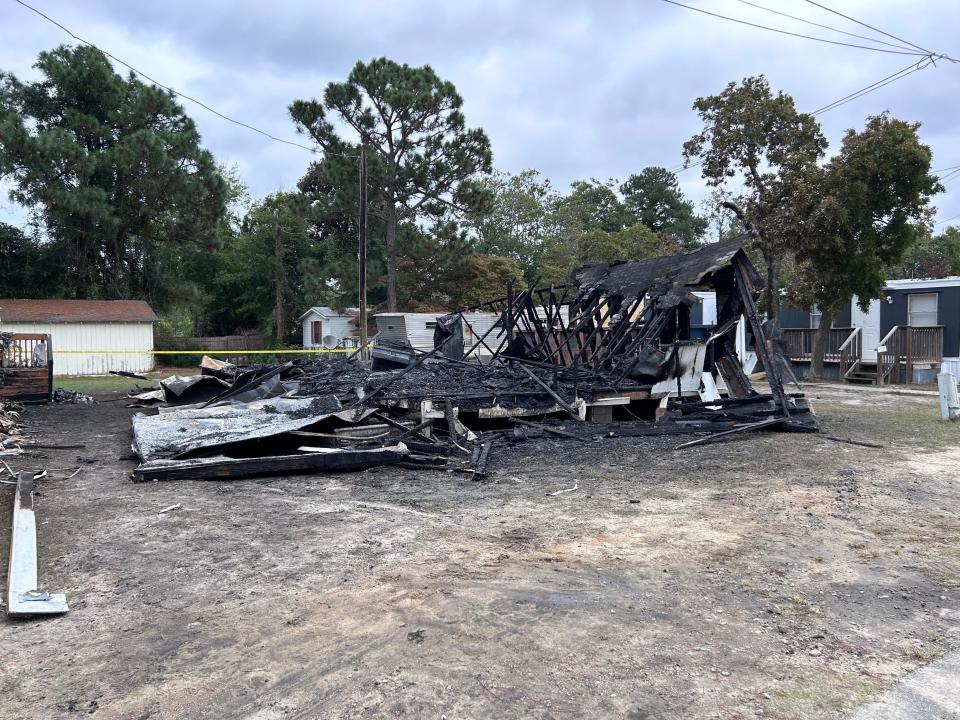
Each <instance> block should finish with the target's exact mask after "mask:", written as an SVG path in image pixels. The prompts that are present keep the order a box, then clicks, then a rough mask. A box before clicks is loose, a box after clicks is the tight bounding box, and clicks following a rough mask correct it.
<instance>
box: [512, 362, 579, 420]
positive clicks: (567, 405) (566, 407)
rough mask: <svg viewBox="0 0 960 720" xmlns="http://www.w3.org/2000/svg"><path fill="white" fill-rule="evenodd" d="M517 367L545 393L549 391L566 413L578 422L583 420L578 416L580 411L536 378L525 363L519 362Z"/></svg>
mask: <svg viewBox="0 0 960 720" xmlns="http://www.w3.org/2000/svg"><path fill="white" fill-rule="evenodd" d="M519 368H520V369H521V370H523V371H524V372H525V373H526V374H527V375H528V376H529V377H530V379H531V380H533V381H534V382H536V383H537V385H539V386H540V387H542V388H543V389H544V390H546V391H547V393H549V395H550V397H552V398H553V399H554V400H556V401H557V405H559V406H560V407H562V408H563V409H564V410H565V411H566V412H567V414H569V415H570V416H571V417H573V418H575V419H576V420H579V421H580V422H583V418H581V417H580V413H578V412H577V411H576V410H574V408H573V406H572V405H571V404H570V403H568V402H567V401H566V400H564V399H563V398H562V397H560V396H559V395H557V393H556V392H554V390H553V388H551V387H550V386H549V385H547V384H546V383H545V382H544V381H543V380H541V379H540V378H538V377H537V376H536V375H534V374H533V372H532V371H531V370H530V369H529V368H528V367H527V366H526V365H522V364H521V365H519Z"/></svg>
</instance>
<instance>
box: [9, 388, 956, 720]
mask: <svg viewBox="0 0 960 720" xmlns="http://www.w3.org/2000/svg"><path fill="white" fill-rule="evenodd" d="M819 395H820V397H817V398H814V402H815V407H816V409H817V410H818V412H819V414H820V418H821V421H822V423H823V426H824V428H825V430H826V432H828V433H830V434H835V435H842V436H844V437H853V438H856V439H859V440H865V441H869V442H880V443H883V444H884V445H886V446H887V447H885V448H884V449H882V450H876V449H870V448H864V447H854V446H850V445H845V444H841V443H834V442H829V441H826V440H824V439H822V438H820V437H817V436H813V435H790V434H772V433H771V434H762V435H761V434H757V435H754V436H750V437H743V438H738V439H735V440H732V441H730V442H726V443H718V444H715V445H707V446H703V447H698V448H692V449H690V450H685V451H677V452H673V451H671V450H670V448H672V447H673V446H674V445H675V444H677V443H678V442H680V441H682V440H683V439H689V438H670V437H658V438H623V439H612V440H611V439H605V440H600V441H594V442H590V443H579V442H574V441H567V440H560V439H558V440H542V441H537V442H536V443H532V442H531V443H526V444H520V445H516V446H511V447H510V448H507V449H503V450H499V451H498V453H497V454H496V455H495V456H492V457H491V460H490V470H491V476H490V479H489V480H488V481H487V482H483V483H479V482H473V481H471V480H469V479H468V476H465V475H459V474H453V473H446V472H427V471H423V472H418V471H412V470H403V469H398V468H389V467H388V468H379V469H375V470H370V471H366V472H359V473H345V474H341V475H329V476H323V475H315V476H301V477H283V478H262V479H258V480H243V481H232V482H220V481H216V482H212V481H211V482H169V483H148V484H134V483H132V482H131V481H130V478H129V476H130V471H131V470H132V469H133V468H134V466H135V460H134V459H133V457H132V455H131V453H130V450H129V445H130V430H129V428H130V412H131V411H130V410H128V409H126V408H124V407H123V402H122V401H121V402H103V403H101V404H98V405H94V406H85V405H62V406H37V407H31V408H29V409H28V410H27V412H26V413H25V421H26V422H27V423H29V424H31V425H32V426H33V427H32V428H28V430H35V431H37V434H34V435H31V437H32V438H34V439H36V441H37V442H44V443H51V444H67V443H71V444H72V443H85V444H86V447H85V448H84V449H80V450H35V451H32V453H31V454H30V455H29V456H24V457H20V458H13V462H10V463H9V464H10V465H11V466H12V467H13V468H14V469H15V470H16V469H27V468H29V469H43V468H59V469H70V470H71V471H72V469H73V468H76V467H77V466H82V467H83V471H82V472H81V473H80V474H79V475H77V476H76V477H74V478H73V479H70V480H58V479H48V480H41V481H39V483H38V485H39V491H38V493H37V498H36V510H37V513H38V523H39V543H40V577H41V582H42V583H43V586H44V588H45V589H49V590H54V591H63V592H66V594H67V598H68V601H69V603H70V606H71V612H70V613H69V614H68V615H66V616H64V617H60V618H46V619H43V620H31V621H10V620H4V621H0V648H2V649H3V661H2V663H0V698H2V700H0V717H2V718H18V719H21V718H34V717H36V718H51V717H72V716H75V715H76V714H79V713H83V714H93V715H96V716H97V717H103V718H363V717H370V718H374V717H377V718H379V717H444V716H445V717H448V718H467V717H496V718H561V717H590V718H594V717H626V718H677V719H680V718H684V719H687V718H700V717H723V718H748V717H751V718H752V717H758V716H761V715H762V716H764V717H775V718H839V717H843V716H845V715H846V714H847V713H848V711H849V710H850V709H851V708H852V707H854V706H856V705H857V704H859V703H861V702H863V701H865V700H867V699H869V698H871V697H873V696H875V695H876V694H877V693H879V692H880V691H882V690H883V689H884V688H886V687H888V686H889V685H890V684H891V683H892V682H893V681H894V680H895V679H896V678H897V677H899V676H900V675H902V674H903V673H905V672H906V671H908V670H910V669H912V668H914V667H916V666H917V665H918V664H921V663H923V662H925V661H927V660H929V659H931V658H933V657H935V656H936V655H938V654H939V653H940V652H942V651H943V650H945V649H947V648H949V647H956V646H958V645H960V632H958V619H960V602H958V599H960V592H958V590H960V519H958V516H957V514H956V507H957V506H958V500H960V486H958V482H957V479H956V467H957V466H958V462H960V450H958V446H957V443H956V439H957V436H958V435H960V428H953V429H952V431H951V430H945V429H944V428H943V426H942V425H940V424H939V423H938V422H937V420H936V417H937V409H936V398H935V397H934V398H926V397H920V398H917V397H893V396H890V397H887V396H879V395H878V396H873V395H871V396H870V397H869V398H867V399H863V398H861V397H859V396H855V395H850V394H846V395H845V394H843V393H839V392H833V393H832V392H830V391H826V390H824V391H822V392H820V393H819ZM904 418H913V419H912V420H911V421H910V425H909V428H908V429H904V427H905V426H906V420H905V419H904ZM951 432H952V434H951ZM66 474H69V473H68V472H67V473H64V472H56V473H51V476H52V477H55V478H62V477H64V476H65V475H66ZM573 488H575V489H573ZM562 491H565V492H562ZM12 496H13V490H12V487H11V486H9V485H0V558H2V560H3V561H4V562H5V560H6V556H7V542H8V537H9V521H10V512H9V509H8V508H9V507H10V504H11V502H12ZM177 503H179V504H181V508H180V509H177V510H173V511H170V512H168V513H165V514H163V515H160V514H158V511H159V510H161V509H163V508H166V507H168V506H170V505H174V504H177Z"/></svg>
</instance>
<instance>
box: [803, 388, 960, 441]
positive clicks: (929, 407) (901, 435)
mask: <svg viewBox="0 0 960 720" xmlns="http://www.w3.org/2000/svg"><path fill="white" fill-rule="evenodd" d="M869 400H870V399H869V398H866V399H864V401H863V402H862V403H858V404H856V405H853V404H850V405H844V406H843V407H830V408H824V409H823V410H822V411H820V410H818V412H817V418H818V419H819V420H820V422H821V427H822V429H823V431H824V432H826V433H829V434H831V435H838V436H841V437H846V438H851V439H854V440H864V441H867V442H877V443H881V444H893V445H914V446H921V447H925V448H942V447H946V446H950V445H956V444H957V442H958V441H960V426H958V425H957V423H947V422H944V421H943V420H941V419H940V404H939V400H938V399H937V398H936V397H932V396H931V397H930V398H929V399H927V398H923V399H921V400H915V399H914V398H912V397H911V398H909V399H907V398H898V400H900V401H901V402H898V403H897V407H896V411H895V412H891V409H890V408H889V407H886V406H884V405H881V404H877V405H876V406H874V405H871V404H870V401H869Z"/></svg>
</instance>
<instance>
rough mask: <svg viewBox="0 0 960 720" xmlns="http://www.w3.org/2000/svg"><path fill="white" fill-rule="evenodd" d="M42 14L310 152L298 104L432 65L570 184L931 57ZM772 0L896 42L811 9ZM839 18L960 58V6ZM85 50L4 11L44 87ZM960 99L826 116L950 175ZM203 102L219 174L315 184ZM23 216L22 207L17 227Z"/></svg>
mask: <svg viewBox="0 0 960 720" xmlns="http://www.w3.org/2000/svg"><path fill="white" fill-rule="evenodd" d="M28 1H29V2H30V4H32V5H34V6H35V7H37V8H38V9H40V10H42V11H43V12H45V13H47V14H48V15H50V16H51V17H53V18H54V19H56V20H58V21H60V22H61V23H63V24H64V25H65V26H67V27H68V28H70V29H71V30H72V31H73V32H75V33H76V34H77V35H80V36H81V37H83V38H85V39H87V40H89V41H91V42H93V43H95V44H97V45H99V46H100V47H101V48H103V49H104V50H107V51H109V52H111V53H112V54H114V55H116V56H117V57H120V58H122V59H123V60H124V61H126V62H128V63H130V64H131V65H133V66H134V67H137V68H138V69H140V70H142V71H143V72H145V73H147V74H149V75H152V76H153V77H155V78H156V79H157V80H159V81H161V82H164V83H165V84H168V85H172V86H173V87H174V88H176V89H178V90H180V91H182V92H184V93H186V94H188V95H192V96H195V97H197V98H199V99H202V100H203V101H205V102H206V103H207V104H209V105H211V106H213V107H215V108H216V109H218V110H219V111H221V112H223V113H225V114H227V115H230V116H232V117H236V118H237V119H240V120H243V121H244V122H247V123H250V124H252V125H256V126H258V127H261V128H263V129H264V130H266V131H268V132H270V133H272V134H274V135H277V136H279V137H285V138H290V139H293V140H296V139H297V137H296V135H295V133H294V128H293V124H292V123H291V121H290V119H289V116H288V114H287V106H288V105H289V103H290V102H291V101H292V100H294V99H296V98H310V97H317V96H320V95H321V94H322V92H323V88H324V87H325V85H326V83H328V82H330V81H332V80H342V79H344V78H345V77H346V75H347V74H348V73H349V71H350V69H351V67H352V66H353V65H354V63H355V62H356V61H357V60H369V59H371V58H373V57H378V56H381V55H386V56H388V57H390V58H392V59H394V60H397V61H399V62H405V63H409V64H411V65H423V64H430V65H432V66H433V68H434V69H435V70H436V71H437V73H438V74H439V75H440V76H441V77H443V78H445V79H448V80H451V81H452V82H453V83H454V84H455V85H456V87H457V89H458V90H459V91H460V93H461V94H462V95H463V97H464V100H465V112H466V117H467V123H468V124H469V125H471V126H480V127H482V128H483V129H484V130H486V132H487V134H488V135H489V136H490V139H491V142H492V145H493V152H494V165H495V166H496V167H497V168H498V169H501V170H507V171H510V172H518V171H520V170H523V169H525V168H536V169H537V170H539V171H541V172H542V173H543V174H544V175H545V176H546V177H548V178H549V179H550V180H551V181H552V182H553V183H554V184H555V185H556V186H558V187H560V188H565V187H566V186H567V185H568V184H569V183H570V182H571V181H573V180H576V179H580V178H590V177H596V178H600V179H606V178H610V177H614V178H619V179H623V178H625V177H626V176H628V175H629V174H630V173H632V172H636V171H638V170H640V169H642V168H643V167H645V166H647V165H663V166H665V167H668V168H671V169H674V168H678V167H679V166H680V165H681V163H682V157H681V145H682V143H683V142H684V140H686V139H688V138H689V137H690V135H691V134H693V133H694V132H695V131H696V130H697V129H698V120H697V117H696V115H695V114H694V112H693V111H692V109H691V104H692V102H693V100H694V99H695V98H696V97H698V96H701V95H705V94H713V93H716V92H719V91H720V90H721V89H722V88H723V87H724V85H725V84H726V83H728V82H730V81H733V80H739V79H741V78H743V77H744V76H746V75H754V74H759V73H763V74H765V75H766V76H767V78H768V79H769V80H770V83H771V85H772V87H773V88H774V89H776V90H781V89H782V90H784V91H786V92H788V93H790V94H791V95H793V96H794V98H795V99H796V101H797V104H798V106H799V107H800V109H803V110H813V109H816V108H820V107H822V106H824V105H826V104H828V103H830V102H832V101H834V100H837V99H839V98H841V97H844V96H846V95H848V94H849V93H851V92H854V91H855V90H858V89H860V88H862V87H864V86H866V85H869V84H871V83H873V82H875V81H877V80H880V79H881V78H883V77H886V76H888V75H890V74H892V73H894V72H896V71H898V70H900V69H901V68H905V67H906V66H908V65H909V64H910V63H911V62H914V61H916V59H917V58H913V57H909V56H905V55H897V54H888V53H880V52H871V51H869V50H862V49H856V48H849V47H840V46H833V45H828V44H823V43H818V42H814V41H810V40H805V39H801V38H794V37H787V36H784V35H778V34H775V33H771V32H768V31H765V30H760V29H755V28H751V27H745V26H742V25H737V24H734V23H731V22H727V21H725V20H721V19H718V18H714V17H709V16H706V15H702V14H700V13H696V12H693V11H690V10H687V9H684V8H680V7H676V6H673V5H669V4H667V3H665V2H662V0H593V1H592V2H587V1H584V2H561V1H558V0H516V1H514V2H507V1H500V0H480V1H478V2H468V1H467V0H455V1H454V0H442V1H429V2H426V1H425V2H412V1H410V2H403V1H402V0H401V1H394V2H387V1H386V0H383V1H380V2H367V1H364V0H351V1H350V2H339V3H337V2H306V1H303V2H295V1H294V0H282V1H277V0H274V2H262V0H261V1H260V2H237V1H231V2H227V1H226V0H222V1H212V0H211V1H209V2H196V1H193V2H186V1H183V0H168V1H167V2H162V3H142V2H129V1H126V2H125V1H123V0H85V2H83V3H75V2H60V1H53V0H28ZM752 1H753V2H755V3H756V4H761V5H765V6H767V7H769V8H775V9H777V10H779V11H781V12H787V13H789V14H791V15H796V16H799V17H803V18H806V19H809V20H812V21H814V22H818V23H822V24H824V25H830V26H833V27H836V28H840V29H843V30H846V31H848V32H854V33H857V34H864V35H866V34H870V35H874V36H876V35H875V33H872V32H871V31H870V30H868V29H866V28H863V27H860V26H858V25H855V24H853V23H851V22H849V21H847V20H844V19H843V18H840V17H838V16H836V15H833V14H830V13H828V12H826V11H824V10H822V9H820V8H817V7H815V6H814V5H812V4H810V3H808V2H805V1H804V0H752ZM684 2H686V4H689V5H694V6H697V7H700V8H703V9H706V10H710V11H713V12H716V13H721V14H725V15H730V16H733V17H737V18H741V19H743V20H747V21H749V22H755V23H759V24H763V25H770V26H774V27H777V28H781V29H784V30H789V31H792V32H797V33H802V34H809V35H816V36H819V37H824V38H830V39H833V40H838V41H844V40H846V41H849V42H852V43H861V44H867V43H865V42H863V41H860V40H856V39H852V38H849V37H845V36H843V35H840V34H837V33H834V32H830V31H828V30H825V29H819V28H815V27H811V26H809V25H804V24H801V23H799V22H797V21H794V20H791V19H788V18H785V17H781V16H777V15H774V14H771V13H769V12H765V11H763V10H761V9H757V8H754V7H750V6H749V5H748V4H746V3H745V2H742V1H741V0H684ZM822 4H824V5H829V6H830V7H831V8H833V9H836V10H838V11H841V12H843V13H844V14H847V15H850V16H852V17H854V18H857V19H858V20H862V21H864V22H867V23H869V24H870V25H873V26H874V27H876V28H879V29H881V30H885V31H887V32H890V33H893V34H895V35H897V36H899V37H901V38H903V39H905V40H907V41H909V42H911V43H915V44H917V45H919V46H922V47H923V48H925V49H929V50H932V51H935V52H939V53H946V54H951V55H954V56H957V57H960V41H958V40H957V37H958V30H960V2H958V0H913V1H912V2H903V0H824V2H823V3H822ZM877 37H881V38H883V36H877ZM884 39H886V40H887V41H889V42H895V41H894V40H892V39H890V38H884ZM72 42H74V41H73V40H71V38H69V37H68V36H67V35H66V34H65V33H64V32H63V31H62V30H60V29H58V28H56V27H54V26H52V25H50V24H49V23H48V22H47V21H45V20H43V19H42V18H40V17H38V16H37V15H35V14H33V13H32V12H30V11H29V10H27V9H26V8H24V7H21V6H20V5H18V4H16V3H15V2H13V0H0V69H3V70H4V71H8V72H13V73H14V74H16V75H17V76H18V77H20V78H22V79H25V78H32V77H35V75H36V73H35V71H34V70H32V68H31V65H32V64H33V62H34V61H35V59H36V56H37V53H39V52H40V51H42V50H45V49H50V48H53V47H55V46H56V45H58V44H61V43H72ZM878 47H884V46H878ZM888 49H890V48H888ZM958 98H960V64H951V63H949V62H938V63H937V66H936V67H929V68H927V69H925V70H922V71H920V72H916V73H913V74H912V75H910V76H909V77H907V78H904V79H903V80H899V81H897V82H895V83H892V84H890V85H888V86H887V87H884V88H882V89H880V90H879V91H877V92H874V93H872V94H869V95H867V96H865V97H863V98H861V99H858V100H855V101H853V102H851V103H848V104H846V105H844V106H842V107H840V108H838V109H837V110H834V111H832V112H828V113H825V114H823V115H822V116H821V117H820V120H821V122H822V124H823V128H824V132H825V133H826V135H827V137H828V138H829V140H830V144H831V151H833V150H835V149H836V147H837V146H838V144H839V140H840V138H841V137H842V134H843V132H844V131H845V130H846V129H848V128H861V127H862V126H863V124H864V120H865V118H866V117H867V116H868V115H872V114H877V113H879V112H881V111H883V110H890V111H891V112H892V113H893V114H894V115H895V116H896V117H899V118H902V119H905V120H911V121H919V122H921V123H923V127H922V128H921V135H922V137H923V140H924V141H925V142H926V143H928V144H929V145H930V147H931V148H932V149H933V156H934V161H933V167H934V168H935V169H937V168H942V167H948V166H953V165H960V126H958V122H957V118H956V112H957V99H958ZM184 105H185V107H186V110H187V112H188V113H189V114H190V115H191V116H192V117H193V118H194V119H195V120H196V122H197V124H198V126H199V128H200V132H201V133H202V135H203V142H204V144H205V145H206V147H208V148H209V149H210V150H211V151H212V152H213V153H214V155H215V156H216V157H217V160H218V161H219V162H221V163H224V164H226V165H233V164H236V165H237V167H238V168H239V171H240V175H241V177H242V178H243V180H244V181H245V182H246V183H247V185H248V186H249V187H250V190H251V192H252V194H253V195H254V196H255V197H259V196H262V195H265V194H267V193H270V192H274V191H276V190H281V189H289V188H291V187H293V186H294V185H295V183H296V182H297V180H298V179H299V178H300V177H301V176H302V175H303V173H304V170H305V169H306V167H307V164H308V163H309V161H310V154H309V153H307V152H306V151H304V150H301V149H298V148H293V147H290V146H286V145H282V144H280V143H276V142H272V141H270V140H268V139H266V138H264V137H262V136H259V135H257V134H255V133H252V132H250V131H249V130H246V129H243V128H240V127H237V126H235V125H231V124H230V123H228V122H226V121H224V120H222V119H220V118H218V117H216V116H214V115H211V114H210V113H208V112H207V111H205V110H203V109H201V108H199V107H197V106H195V105H193V104H191V103H189V102H185V103H184ZM680 178H681V181H682V185H683V188H684V190H685V192H687V194H688V195H689V196H690V197H691V198H693V199H694V200H697V201H699V200H700V199H702V198H703V197H704V195H705V190H704V184H703V181H702V180H701V179H700V177H699V171H698V170H697V169H692V170H687V171H685V172H682V173H680ZM935 202H936V204H937V207H938V208H939V215H938V220H947V219H950V218H954V216H960V177H958V178H957V180H955V181H952V182H949V183H948V191H947V193H946V194H944V195H940V196H938V197H937V198H936V199H935ZM22 217H23V216H22V212H21V211H19V210H18V209H17V208H15V207H14V206H13V205H12V204H11V203H10V202H9V200H8V199H7V198H6V196H5V193H4V196H3V197H2V198H0V219H6V220H7V221H15V222H17V221H19V220H22ZM954 219H956V218H954ZM938 227H939V228H942V227H944V224H941V225H939V226H938Z"/></svg>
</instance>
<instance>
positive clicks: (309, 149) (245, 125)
mask: <svg viewBox="0 0 960 720" xmlns="http://www.w3.org/2000/svg"><path fill="white" fill-rule="evenodd" d="M13 1H14V2H15V3H17V4H18V5H22V6H23V7H25V8H26V9H27V10H30V11H31V12H34V13H36V14H37V15H39V16H40V17H42V18H43V19H44V20H46V21H48V22H50V23H53V24H54V25H56V26H57V27H58V28H60V29H61V30H63V31H64V32H65V33H67V35H69V36H70V37H72V38H73V39H74V40H76V41H77V42H81V43H83V44H84V45H89V46H90V47H92V48H93V49H94V50H98V51H99V52H102V53H103V54H104V55H106V56H107V57H108V58H110V59H112V60H115V61H116V62H118V63H120V64H121V65H123V66H124V67H125V68H127V69H129V70H130V71H131V72H133V73H136V74H137V75H139V76H140V77H142V78H144V79H146V80H149V81H150V82H152V83H153V84H154V85H156V86H158V87H161V88H163V89H164V90H166V91H167V92H170V93H173V94H174V95H176V96H177V97H180V98H183V99H184V100H189V101H190V102H192V103H194V104H196V105H199V106H200V107H202V108H203V109H204V110H207V111H208V112H211V113H213V114H214V115H216V116H217V117H220V118H223V119H224V120H227V121H228V122H231V123H233V124H234V125H239V126H240V127H243V128H246V129H247V130H252V131H253V132H255V133H259V134H261V135H263V136H264V137H267V138H269V139H270V140H274V141H275V142H279V143H283V144H285V145H292V146H293V147H298V148H301V149H303V150H306V151H307V152H310V153H314V154H315V153H316V152H317V149H316V148H312V147H309V146H307V145H302V144H300V143H298V142H293V141H292V140H284V139H283V138H279V137H277V136H276V135H271V134H270V133H268V132H267V131H266V130H261V129H260V128H257V127H254V126H253V125H250V124H248V123H245V122H243V121H242V120H236V119H234V118H232V117H229V116H228V115H224V114H223V113H222V112H220V111H219V110H215V109H214V108H212V107H210V106H209V105H207V104H206V103H204V102H201V101H200V100H197V99H196V98H193V97H190V96H189V95H185V94H183V93H182V92H179V91H178V90H174V89H173V88H172V87H170V86H169V85H164V84H163V83H162V82H160V81H158V80H154V79H153V78H152V77H150V76H149V75H147V74H146V73H145V72H142V71H140V70H137V68H135V67H133V65H130V64H129V63H127V62H125V61H123V60H121V59H120V58H118V57H117V56H116V55H114V54H112V53H109V52H107V51H106V50H103V49H102V48H100V47H97V46H96V45H94V44H93V43H92V42H90V41H89V40H84V39H83V38H82V37H80V36H79V35H77V34H76V33H74V32H73V31H72V30H70V29H69V28H68V27H66V26H65V25H63V24H62V23H59V22H57V21H56V20H54V19H53V18H52V17H50V16H49V15H46V14H45V13H43V12H41V11H40V10H37V8H35V7H33V6H31V5H28V4H27V3H25V2H23V0H13ZM324 154H325V155H340V156H343V157H352V155H348V154H347V153H328V152H326V151H324Z"/></svg>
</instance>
